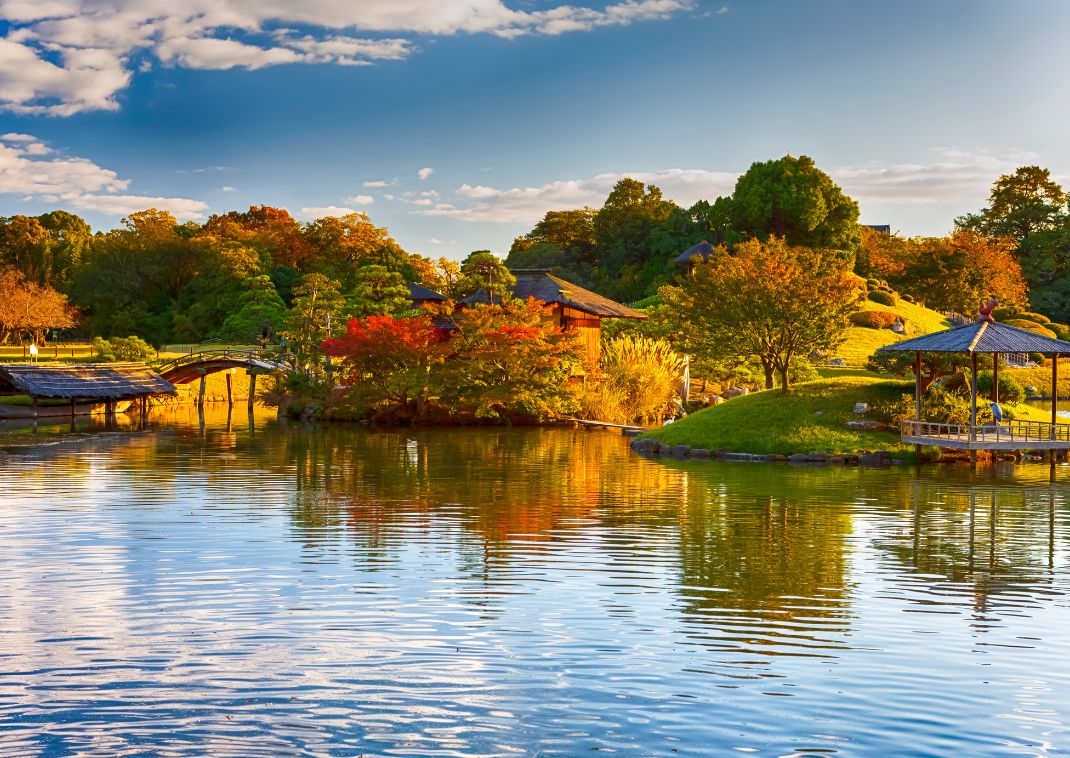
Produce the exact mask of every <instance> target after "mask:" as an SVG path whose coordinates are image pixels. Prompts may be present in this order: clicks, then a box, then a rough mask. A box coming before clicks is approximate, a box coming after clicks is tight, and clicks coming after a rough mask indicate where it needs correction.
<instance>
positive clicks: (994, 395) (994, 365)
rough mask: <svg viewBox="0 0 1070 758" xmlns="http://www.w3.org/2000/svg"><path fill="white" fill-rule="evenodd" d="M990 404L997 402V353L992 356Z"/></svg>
mask: <svg viewBox="0 0 1070 758" xmlns="http://www.w3.org/2000/svg"><path fill="white" fill-rule="evenodd" d="M992 402H993V403H998V402H999V353H993V354H992Z"/></svg>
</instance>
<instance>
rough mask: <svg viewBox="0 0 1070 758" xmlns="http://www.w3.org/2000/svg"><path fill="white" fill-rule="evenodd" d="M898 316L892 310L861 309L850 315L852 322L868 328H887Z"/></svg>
mask: <svg viewBox="0 0 1070 758" xmlns="http://www.w3.org/2000/svg"><path fill="white" fill-rule="evenodd" d="M898 318H899V317H898V316H897V315H896V314H894V313H892V312H891V311H859V312H858V313H852V314H851V315H850V319H851V323H852V324H854V325H855V326H861V327H864V328H866V329H887V328H888V327H890V326H892V324H894V323H895V322H896V320H897V319H898Z"/></svg>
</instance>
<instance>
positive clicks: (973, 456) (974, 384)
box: [970, 353, 977, 464]
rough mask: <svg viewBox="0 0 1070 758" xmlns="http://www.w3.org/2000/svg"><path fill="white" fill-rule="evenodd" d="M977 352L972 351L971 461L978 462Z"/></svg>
mask: <svg viewBox="0 0 1070 758" xmlns="http://www.w3.org/2000/svg"><path fill="white" fill-rule="evenodd" d="M976 441H977V353H970V463H974V464H976V463H977V451H976V450H974V449H973V443H974V442H976Z"/></svg>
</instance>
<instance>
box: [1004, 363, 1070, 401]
mask: <svg viewBox="0 0 1070 758" xmlns="http://www.w3.org/2000/svg"><path fill="white" fill-rule="evenodd" d="M1001 371H1002V372H1003V373H1005V374H1006V375H1007V376H1012V377H1014V379H1015V380H1016V381H1017V382H1018V383H1019V384H1020V385H1022V386H1023V387H1036V388H1037V394H1040V395H1050V394H1051V364H1050V363H1049V364H1048V365H1047V366H1037V367H1036V368H1007V369H1001ZM1058 378H1059V381H1058V384H1057V385H1056V386H1057V387H1058V389H1059V395H1060V396H1062V397H1067V396H1070V362H1067V361H1065V360H1062V361H1059V377H1058Z"/></svg>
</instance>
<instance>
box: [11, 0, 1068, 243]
mask: <svg viewBox="0 0 1070 758" xmlns="http://www.w3.org/2000/svg"><path fill="white" fill-rule="evenodd" d="M176 6H181V7H180V8H178V9H176ZM293 6H299V10H295V9H294V7H293ZM0 18H2V19H4V21H2V22H0V107H2V108H3V110H2V111H0V134H3V135H5V136H4V137H2V138H0V215H10V214H13V213H26V212H41V211H44V210H49V209H51V208H53V207H67V208H70V209H72V210H75V211H76V212H79V213H81V214H82V215H84V216H85V217H86V218H87V219H89V220H90V221H91V223H92V224H93V225H94V227H96V228H107V227H110V226H112V225H114V224H115V223H117V222H118V220H119V218H121V216H123V215H124V214H125V213H128V212H130V211H131V210H134V209H137V208H140V207H147V206H151V205H155V206H157V207H166V208H169V209H171V210H172V211H173V212H175V213H176V215H179V216H180V217H183V218H198V219H203V218H204V217H206V215H207V214H210V213H213V212H220V211H225V210H229V209H235V208H237V209H243V208H245V207H247V206H248V205H250V204H260V203H265V204H269V205H278V206H283V207H286V208H288V209H289V210H290V211H291V212H292V213H294V215H296V216H297V217H299V218H303V219H308V218H311V217H313V216H315V215H317V214H320V213H326V212H337V213H340V212H343V211H342V209H354V210H361V211H366V212H367V213H368V214H369V215H370V216H371V218H372V220H373V221H375V222H376V223H378V224H381V225H384V226H387V227H389V229H390V230H391V232H392V233H393V234H394V236H395V237H396V238H397V239H398V240H399V242H401V243H402V244H403V245H404V246H405V247H406V249H409V250H411V251H414V252H422V253H424V254H428V255H432V256H438V255H448V256H451V257H460V256H463V255H464V254H465V253H467V252H468V251H470V250H473V249H477V248H490V249H493V250H495V251H498V252H504V251H506V250H507V249H508V246H509V243H510V241H511V240H512V238H513V237H514V236H515V235H516V234H519V233H522V232H524V231H526V230H527V229H529V228H530V227H531V225H532V224H533V223H534V221H536V220H537V219H538V218H539V217H541V215H542V214H543V213H544V212H545V211H547V210H551V209H556V208H569V207H578V206H581V205H584V204H591V205H595V206H597V205H600V204H601V202H602V201H603V200H604V198H605V195H606V193H607V192H608V190H609V188H610V187H611V186H612V184H613V182H614V181H615V180H616V179H617V178H619V177H620V176H623V175H632V176H636V177H637V178H642V179H645V180H647V181H652V182H654V183H656V184H658V185H659V186H661V187H662V189H663V191H664V192H665V194H666V195H667V196H669V197H671V198H673V199H675V200H677V201H678V202H680V203H682V204H690V203H691V202H693V201H694V200H696V199H698V198H707V199H713V198H714V197H716V196H717V195H719V194H727V193H729V192H730V191H731V187H732V185H733V183H734V180H735V177H736V176H737V175H738V174H739V173H740V172H742V171H743V170H745V169H746V168H747V166H749V165H750V163H752V162H754V161H757V160H767V159H770V158H775V157H779V156H781V155H783V154H785V153H788V152H791V153H793V154H796V155H798V154H807V155H811V156H813V157H814V158H815V160H816V161H817V162H818V165H819V166H821V167H822V168H824V169H825V170H827V171H829V172H830V173H831V174H832V175H833V176H834V178H835V179H836V180H837V181H838V182H839V183H840V184H841V186H843V187H844V189H845V190H846V191H847V192H848V193H849V194H851V195H852V196H853V197H855V198H856V199H858V200H859V202H860V204H861V206H862V217H863V218H862V220H863V221H864V222H869V223H891V224H892V225H893V227H895V228H897V229H899V230H900V231H902V232H903V233H906V234H937V233H942V232H944V231H946V230H947V229H948V228H949V227H950V225H951V221H952V219H953V218H954V217H955V216H956V215H959V214H961V213H963V212H965V211H968V210H972V209H975V208H977V207H979V206H980V205H981V204H982V203H983V202H984V199H985V196H986V194H987V190H988V188H989V186H990V185H991V183H992V181H993V180H994V179H995V178H996V177H998V176H999V174H1001V173H1004V172H1007V171H1010V170H1013V168H1014V167H1015V166H1017V165H1022V164H1028V163H1039V164H1040V165H1043V166H1047V167H1049V168H1051V169H1052V171H1053V172H1054V173H1055V175H1056V176H1057V177H1058V178H1060V179H1061V180H1062V181H1063V182H1064V183H1067V184H1070V140H1067V138H1066V135H1067V134H1068V133H1070V131H1068V128H1067V124H1068V123H1070V97H1068V96H1070V91H1068V90H1070V84H1068V82H1070V78H1068V77H1067V76H1066V75H1065V73H1064V72H1065V70H1066V69H1067V63H1066V58H1065V52H1064V51H1065V40H1066V39H1070V3H1066V2H1062V1H1061V0H1036V1H1029V2H1013V3H1012V2H986V1H984V0H977V1H976V2H965V1H959V0H945V1H943V2H938V3H932V2H910V1H909V0H907V1H897V2H895V3H877V2H860V1H858V0H855V1H849V0H815V1H813V2H800V1H798V0H796V1H794V2H774V1H773V0H768V1H763V0H751V1H743V0H740V1H738V2H708V1H707V0H615V1H611V2H608V3H607V2H605V1H604V0H602V1H598V2H596V1H595V0H573V3H572V4H565V3H561V2H553V1H550V0H540V1H539V2H525V1H524V0H465V1H464V2H460V3H455V2H444V1H443V0H360V1H359V2H349V0H306V1H305V2H302V3H291V2H287V1H286V0H183V2H181V3H179V2H174V0H108V1H107V2H105V1H104V0H0ZM421 169H423V172H422V174H421Z"/></svg>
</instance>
